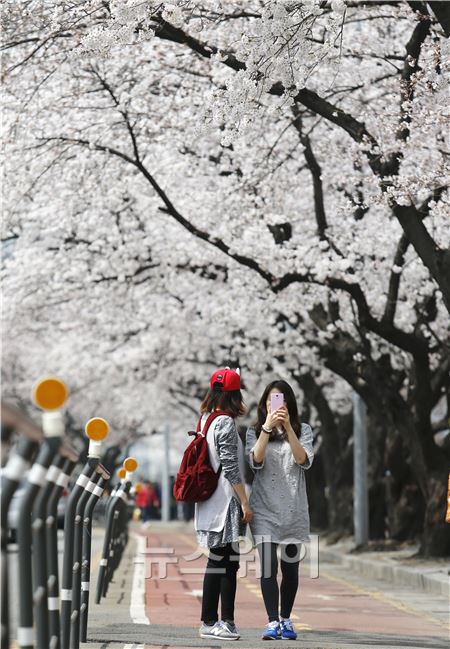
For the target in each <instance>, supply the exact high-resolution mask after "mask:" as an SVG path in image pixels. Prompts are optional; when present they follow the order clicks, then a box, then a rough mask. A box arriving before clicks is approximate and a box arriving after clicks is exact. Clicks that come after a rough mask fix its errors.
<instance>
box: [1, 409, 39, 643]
mask: <svg viewBox="0 0 450 649" xmlns="http://www.w3.org/2000/svg"><path fill="white" fill-rule="evenodd" d="M4 428H7V429H8V432H9V433H12V432H16V431H20V432H23V433H24V434H25V435H26V436H27V437H26V438H24V439H19V441H18V443H17V447H16V449H15V452H14V453H13V454H12V455H11V457H10V458H9V460H8V462H7V464H6V466H5V468H4V471H3V475H2V492H1V552H2V554H1V582H2V584H1V621H2V622H1V624H2V632H1V649H9V646H10V641H9V604H8V583H9V581H8V510H9V505H10V503H11V500H12V497H13V495H14V492H15V491H16V489H17V487H18V486H19V484H20V481H21V480H22V479H23V476H24V475H25V473H26V471H27V470H28V469H29V467H30V463H31V460H32V458H33V456H34V455H35V454H36V451H37V449H38V442H39V441H41V440H42V437H43V435H42V430H41V429H40V428H39V427H38V426H36V425H35V424H34V423H33V422H32V421H31V420H29V419H27V418H25V417H24V416H23V415H22V413H20V412H19V411H18V410H17V409H16V408H12V407H11V406H8V405H6V404H2V438H3V430H4Z"/></svg>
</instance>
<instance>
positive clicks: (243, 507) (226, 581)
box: [195, 368, 252, 640]
mask: <svg viewBox="0 0 450 649" xmlns="http://www.w3.org/2000/svg"><path fill="white" fill-rule="evenodd" d="M217 410H220V411H224V412H226V413H227V414H226V415H220V416H218V417H217V418H216V419H214V420H213V422H212V423H211V426H210V428H209V430H208V431H207V436H206V438H207V442H208V451H209V459H210V462H211V466H212V468H213V469H214V470H215V471H216V472H218V471H219V470H220V469H221V470H220V476H219V481H218V485H217V488H216V490H215V491H214V493H213V494H212V496H211V497H210V498H208V500H205V501H203V502H199V503H196V506H195V529H196V531H197V538H198V542H199V544H200V545H201V546H203V547H207V548H209V549H210V554H209V558H208V563H207V566H206V572H205V576H204V580H203V598H202V615H201V619H202V625H201V627H200V637H201V638H209V639H222V640H238V638H239V637H240V635H239V632H238V630H237V628H236V625H235V623H234V600H235V595H236V573H237V571H238V569H239V545H238V542H239V537H241V536H244V535H245V527H246V524H247V523H249V522H250V521H251V520H252V511H251V509H250V505H249V502H248V499H247V494H246V492H245V487H244V481H243V478H242V471H241V468H240V466H239V461H238V457H239V450H238V449H239V445H240V444H241V441H240V439H239V435H238V432H237V428H236V424H235V418H236V417H238V416H240V415H243V414H244V412H245V408H244V403H243V399H242V394H241V377H240V376H239V374H238V372H235V371H234V370H230V369H228V368H226V369H222V370H218V371H217V372H215V373H214V374H213V376H212V377H211V381H210V389H209V390H208V392H207V394H206V396H205V398H204V399H203V402H202V404H201V408H200V411H201V413H202V427H203V426H204V424H205V422H206V420H207V418H208V416H209V415H210V414H211V413H212V412H214V411H217ZM241 455H242V453H241ZM219 597H220V599H221V608H222V611H221V612H222V618H221V619H219V616H218V605H219Z"/></svg>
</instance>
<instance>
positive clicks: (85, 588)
mask: <svg viewBox="0 0 450 649" xmlns="http://www.w3.org/2000/svg"><path fill="white" fill-rule="evenodd" d="M99 468H101V470H102V474H101V476H100V480H99V481H98V484H97V486H96V488H95V489H94V491H93V493H92V495H91V497H90V498H89V500H88V503H87V505H86V509H85V512H84V521H83V546H82V560H81V600H80V602H81V603H80V641H81V642H86V639H87V625H88V616H89V587H90V580H91V538H92V535H91V530H92V515H93V512H94V508H95V505H96V504H97V502H98V500H99V498H100V497H101V495H102V493H103V490H104V487H105V485H106V483H107V481H108V480H109V477H110V476H109V473H108V472H107V471H106V470H105V469H103V467H99Z"/></svg>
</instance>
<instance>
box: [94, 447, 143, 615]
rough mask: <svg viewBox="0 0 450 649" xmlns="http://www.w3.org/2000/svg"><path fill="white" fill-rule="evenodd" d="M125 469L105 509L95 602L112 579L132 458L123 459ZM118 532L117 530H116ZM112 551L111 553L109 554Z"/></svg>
mask: <svg viewBox="0 0 450 649" xmlns="http://www.w3.org/2000/svg"><path fill="white" fill-rule="evenodd" d="M124 469H125V471H122V472H120V471H119V476H120V477H121V478H122V482H121V484H120V485H119V488H118V489H117V490H116V492H115V494H114V496H112V497H111V499H110V503H109V504H108V507H107V511H106V529H105V538H104V542H103V551H102V558H101V560H100V567H99V573H98V579H97V592H96V599H95V601H96V603H97V604H99V603H100V601H101V598H102V597H104V596H105V595H106V592H107V589H108V584H109V582H110V581H111V579H112V574H113V567H114V565H115V564H114V543H115V538H116V529H117V530H119V528H118V527H117V522H118V521H119V518H120V513H121V511H124V510H125V512H126V509H127V505H128V495H127V494H128V493H129V491H130V489H131V481H130V478H131V474H132V473H133V472H134V471H135V470H136V469H137V462H136V460H135V459H134V458H127V459H126V460H125V461H124ZM117 534H119V532H117ZM111 552H112V554H111Z"/></svg>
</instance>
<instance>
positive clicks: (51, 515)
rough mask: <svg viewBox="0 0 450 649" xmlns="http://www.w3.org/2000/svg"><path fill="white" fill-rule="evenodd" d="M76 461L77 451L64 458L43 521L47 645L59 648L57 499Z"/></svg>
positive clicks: (55, 648) (67, 481)
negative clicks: (45, 554) (45, 555)
mask: <svg viewBox="0 0 450 649" xmlns="http://www.w3.org/2000/svg"><path fill="white" fill-rule="evenodd" d="M77 461H78V453H75V454H74V455H71V456H69V457H68V459H66V460H65V462H64V466H63V468H62V471H61V473H60V474H59V476H58V478H57V480H56V485H55V488H54V490H53V492H52V493H51V495H50V498H49V500H48V502H47V512H46V521H45V534H46V551H47V573H48V579H47V608H48V625H49V638H50V640H49V647H50V648H51V649H59V645H60V642H59V638H60V624H59V571H58V525H57V523H58V520H57V519H58V514H57V511H58V510H57V508H58V500H59V498H60V496H61V494H62V492H63V490H64V489H65V488H66V487H67V485H68V483H69V479H70V476H71V474H72V471H73V470H74V468H75V466H76V464H77Z"/></svg>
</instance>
